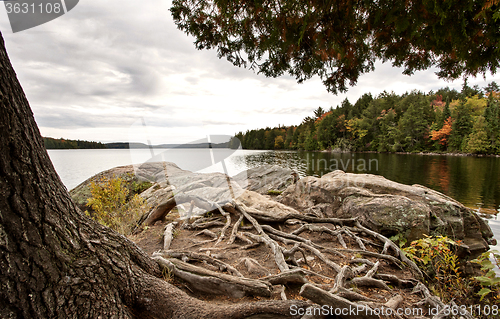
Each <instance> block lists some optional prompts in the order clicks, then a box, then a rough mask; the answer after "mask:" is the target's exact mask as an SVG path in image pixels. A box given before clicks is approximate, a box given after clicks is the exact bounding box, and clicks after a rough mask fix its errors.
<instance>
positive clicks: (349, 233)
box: [147, 196, 443, 318]
mask: <svg viewBox="0 0 500 319" xmlns="http://www.w3.org/2000/svg"><path fill="white" fill-rule="evenodd" d="M177 198H179V199H178V200H177V201H178V202H179V201H184V202H187V201H189V202H191V204H192V206H195V205H196V206H198V207H199V208H202V209H206V210H207V211H211V212H212V213H213V214H216V213H217V212H218V213H219V214H218V215H217V216H214V217H202V218H198V219H197V220H195V221H194V222H193V223H192V224H187V223H185V226H184V229H185V230H187V231H193V230H196V229H202V231H201V232H198V233H195V234H193V235H194V236H199V235H204V236H208V237H210V238H211V239H210V240H205V241H201V242H198V243H195V244H194V245H191V246H189V247H187V248H186V249H184V250H182V251H180V250H167V249H168V247H171V244H168V245H167V238H171V239H170V242H171V241H172V240H173V228H174V226H175V224H173V223H171V224H169V225H168V226H167V227H166V229H165V245H164V247H165V249H164V251H162V252H158V253H155V254H154V259H155V260H156V261H157V263H158V264H159V265H160V267H161V268H163V269H166V270H167V271H168V272H169V273H171V274H172V275H173V276H174V277H176V278H179V279H182V280H183V281H184V282H187V283H188V284H189V289H190V290H193V291H199V292H203V293H208V294H210V295H216V294H219V295H226V296H231V297H233V298H241V297H243V296H261V297H266V298H275V299H279V300H274V301H271V303H270V304H268V305H272V304H273V303H275V302H276V303H278V302H284V301H285V300H287V299H290V298H289V297H288V296H287V293H285V286H286V287H288V286H289V285H291V286H292V287H300V286H301V289H300V296H302V297H303V298H307V299H309V300H310V301H312V302H314V303H316V304H318V305H320V306H323V305H328V306H332V307H333V309H336V308H342V309H343V308H355V309H357V310H356V314H355V315H350V314H347V315H340V316H339V317H340V318H378V316H377V315H375V314H374V313H373V312H372V310H373V309H375V308H380V307H385V308H391V309H396V308H398V307H400V306H401V305H402V304H403V303H404V302H405V300H404V297H403V296H402V295H401V294H400V293H398V292H401V291H404V290H405V289H406V290H408V292H407V293H409V289H412V288H415V289H414V290H415V291H417V292H420V293H422V294H423V295H424V300H423V301H422V302H420V303H418V304H416V306H422V307H423V306H436V305H438V306H443V305H442V303H440V301H439V299H438V298H436V297H434V296H432V294H430V292H428V289H427V288H425V286H423V284H421V283H420V282H419V281H418V279H420V278H421V277H420V276H421V275H422V273H421V272H420V270H419V269H418V267H417V266H416V265H415V264H414V263H413V262H412V261H410V260H408V259H407V258H406V257H405V256H404V254H403V253H402V252H401V250H400V249H399V247H398V246H397V245H395V244H394V243H393V242H392V241H390V240H389V239H388V238H386V237H385V236H382V235H380V234H378V233H376V232H374V231H371V230H370V229H367V228H366V227H364V226H362V225H361V223H360V222H359V221H358V220H356V219H355V218H351V219H337V218H322V217H315V216H311V215H301V214H294V213H290V214H285V215H280V216H277V217H273V215H271V214H267V213H263V212H261V211H259V210H258V209H256V208H254V207H247V206H245V205H244V204H243V203H238V202H235V201H233V202H231V203H226V204H225V205H223V206H220V205H218V204H217V203H213V202H210V201H206V200H202V199H199V198H196V197H193V196H187V197H182V196H176V199H177ZM172 200H173V199H168V200H166V201H165V202H163V203H161V204H160V205H159V206H158V207H160V208H161V210H162V213H161V214H160V210H159V208H158V207H157V208H156V209H155V210H152V212H151V214H150V216H149V217H148V219H147V221H149V222H150V223H151V222H152V221H153V220H160V219H162V218H164V216H165V214H166V212H167V210H169V209H172V208H173V207H172V206H171V204H172ZM167 213H168V212H167ZM162 214H163V215H162ZM231 215H235V216H237V217H236V218H234V219H233V218H232V216H231ZM221 217H222V218H224V219H225V222H223V221H221ZM233 221H234V222H233ZM245 222H248V223H249V224H250V225H251V226H244V223H245ZM267 223H272V226H271V225H269V224H267ZM221 226H222V228H219V229H220V231H218V232H217V233H215V232H214V231H211V230H209V229H208V228H212V227H221ZM290 228H292V230H288V229H290ZM228 231H230V233H229V234H230V235H228V237H226V234H227V232H228ZM314 234H316V235H314ZM326 234H328V235H326ZM318 235H319V237H318ZM325 235H326V236H327V237H325ZM191 236H192V235H191ZM314 238H316V239H314ZM317 238H321V240H322V241H321V243H319V242H318V241H317ZM327 238H328V239H327ZM226 239H227V240H226ZM188 240H189V239H188ZM328 240H331V241H330V242H331V243H336V245H332V244H329V243H330V242H328ZM242 244H243V245H242ZM262 244H264V245H262ZM208 245H211V247H208ZM261 245H262V247H266V248H265V249H268V251H269V254H268V256H269V257H270V256H272V257H273V259H274V262H273V263H272V265H270V264H269V262H268V263H267V264H265V265H264V264H263V263H262V260H260V259H259V260H256V259H254V258H251V257H243V258H239V259H238V261H237V262H235V261H233V265H234V266H232V265H231V264H229V263H227V262H223V261H222V260H220V259H219V257H217V258H214V257H216V256H225V257H223V258H227V257H228V256H230V255H231V252H230V251H231V250H232V249H236V250H237V251H241V250H242V249H243V250H248V249H254V248H257V249H260V250H262V249H263V248H261V247H260V246H261ZM196 246H203V247H202V248H200V249H199V251H206V252H208V253H209V251H217V254H216V255H213V256H214V257H212V256H209V255H207V254H201V253H197V252H193V251H189V249H191V248H193V247H196ZM216 246H218V247H216ZM228 254H229V255H228ZM297 254H299V255H297ZM330 255H331V256H332V257H330ZM348 256H351V257H350V258H348ZM361 256H363V257H362V258H361ZM298 257H300V258H299V259H297V258H298ZM265 259H267V257H266V258H265ZM273 259H271V260H273ZM338 259H340V260H343V262H342V263H341V264H342V265H343V266H340V265H339V263H337V262H336V260H338ZM308 260H309V262H308ZM186 261H195V262H198V263H199V264H198V265H201V267H200V266H198V265H193V264H189V263H186ZM381 261H383V262H382V263H381ZM301 265H302V266H301ZM383 265H384V266H383ZM390 265H392V266H391V267H392V268H394V267H393V266H396V267H397V268H399V269H406V267H407V266H408V267H409V269H410V270H411V272H412V273H413V276H414V278H412V277H411V275H406V278H405V277H400V276H399V275H394V274H390V273H383V274H381V273H378V272H379V270H380V269H382V271H383V272H386V271H387V267H389V268H390ZM325 266H326V267H325ZM302 267H305V268H302ZM384 267H385V268H384ZM238 268H239V269H238ZM272 268H274V269H276V268H277V270H278V273H277V274H276V270H273V269H272ZM313 268H314V270H313ZM397 268H396V269H397ZM240 271H242V272H243V271H244V272H245V274H249V276H252V277H255V278H258V279H251V278H249V277H245V276H244V275H243V274H242V273H241V272H240ZM224 272H227V273H224ZM273 273H274V274H273ZM362 273H364V275H362ZM407 273H408V272H407ZM408 277H410V278H408ZM387 283H390V284H391V285H392V287H395V288H394V289H393V288H391V287H389V286H388V285H387ZM350 287H353V288H350ZM364 287H370V288H371V289H373V288H374V289H380V290H379V291H380V293H383V292H384V291H385V292H386V293H387V294H390V296H389V297H386V298H388V299H389V300H388V299H386V300H388V301H387V302H385V303H383V302H381V301H382V299H379V297H377V298H374V297H372V296H370V295H369V294H367V293H366V292H365V293H364V294H363V293H361V292H362V290H363V289H366V288H364ZM422 287H424V288H425V289H427V290H425V289H423V288H422ZM417 288H418V289H417ZM419 289H420V290H419ZM286 291H288V290H286ZM314 307H317V306H313V308H310V309H316V310H317V309H318V308H314ZM373 307H374V308H373ZM396 317H397V318H399V316H397V315H396ZM303 318H322V316H321V315H318V316H315V315H311V314H310V315H306V316H304V317H303Z"/></svg>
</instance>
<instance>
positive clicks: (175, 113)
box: [0, 0, 500, 144]
mask: <svg viewBox="0 0 500 319" xmlns="http://www.w3.org/2000/svg"><path fill="white" fill-rule="evenodd" d="M169 7H170V1H154V0H152V1H141V2H137V1H116V0H106V1H80V2H79V4H78V5H77V6H76V7H75V8H74V9H73V10H71V11H70V12H68V13H67V14H65V15H64V16H62V17H60V18H58V19H56V20H53V21H51V22H48V23H46V24H44V25H41V26H38V27H35V28H32V29H29V30H25V31H22V32H19V33H15V34H14V33H12V31H11V29H10V25H9V21H8V18H7V14H6V11H5V8H4V7H3V6H0V28H1V31H2V34H3V37H4V39H5V43H6V47H7V51H8V54H9V56H10V59H11V61H12V64H13V65H14V69H15V70H16V72H17V74H18V77H19V79H20V81H21V84H22V86H23V88H24V91H25V92H26V95H27V97H28V99H29V101H30V104H31V108H32V109H33V112H34V114H35V118H36V121H37V123H38V125H39V127H40V131H41V133H42V135H43V136H50V137H56V138H59V137H64V138H68V139H84V140H94V141H101V142H111V141H133V142H147V140H150V141H151V143H153V144H160V143H182V142H189V141H191V140H196V139H200V138H203V137H205V136H206V135H208V134H229V135H232V134H235V133H236V132H238V131H245V130H247V129H253V128H260V127H266V126H270V127H273V126H277V125H278V124H282V125H283V124H284V125H292V124H300V122H301V121H302V119H303V118H304V117H305V116H308V115H309V116H310V115H312V112H313V110H315V109H316V108H318V106H321V107H323V108H324V109H328V108H330V106H333V107H336V106H337V105H339V104H340V103H341V102H342V100H344V99H345V98H346V97H347V98H348V99H349V100H350V101H351V103H354V102H355V101H356V100H357V99H358V98H359V97H360V96H361V95H362V94H363V93H368V92H371V93H372V94H373V95H374V96H376V95H378V94H379V93H381V92H383V91H384V90H385V91H387V92H391V91H394V92H396V93H398V94H401V93H404V92H406V91H411V90H413V89H417V90H421V91H424V92H428V91H430V90H437V89H439V88H441V87H445V86H450V87H452V88H456V89H458V90H460V88H461V86H462V82H463V81H462V80H457V81H455V82H445V81H443V80H439V79H438V78H437V76H436V75H434V73H433V71H432V70H429V71H425V72H418V73H416V74H415V75H413V76H411V77H409V76H405V75H402V74H401V72H402V70H401V69H396V68H392V67H391V66H390V64H380V63H379V64H377V65H376V71H375V72H372V73H369V74H366V75H364V76H362V77H361V78H360V79H359V81H358V84H357V86H356V87H353V88H350V90H349V91H348V93H346V94H340V95H338V96H335V95H332V94H329V93H328V92H327V91H326V89H325V88H324V86H323V85H322V83H321V81H320V80H319V79H318V78H313V79H311V80H309V81H307V82H306V83H305V84H297V83H296V82H295V80H294V79H293V78H291V77H281V78H277V79H273V78H265V77H264V76H261V75H256V74H255V73H253V71H250V70H246V69H240V68H237V67H234V66H232V64H231V63H229V62H227V61H226V60H219V59H218V58H217V56H216V52H215V51H197V50H196V49H195V48H194V45H193V38H191V37H188V36H187V35H186V34H184V33H183V32H181V31H179V30H177V29H176V27H175V25H174V23H173V20H172V17H171V15H170V12H169ZM493 80H494V81H497V82H498V83H500V76H499V75H496V76H491V75H490V76H488V77H487V78H486V80H484V79H483V78H482V77H480V78H476V79H474V78H471V79H469V84H470V85H471V86H472V85H474V84H478V85H479V86H480V87H483V86H485V85H486V84H487V83H489V82H491V81H493ZM144 124H145V125H144Z"/></svg>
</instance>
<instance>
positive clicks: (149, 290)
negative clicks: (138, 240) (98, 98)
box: [0, 36, 296, 318]
mask: <svg viewBox="0 0 500 319" xmlns="http://www.w3.org/2000/svg"><path fill="white" fill-rule="evenodd" d="M0 42H1V43H0V100H1V106H0V151H1V154H0V276H1V277H0V283H1V288H0V317H1V318H23V317H24V318H48V317H60V318H67V317H77V318H98V317H101V318H107V317H116V318H128V317H135V316H137V315H140V317H142V318H148V317H149V318H175V317H182V318H189V317H191V318H197V317H212V318H223V317H233V318H237V317H240V318H243V317H247V316H251V315H253V314H255V313H269V314H287V313H288V312H289V309H290V308H289V307H290V305H291V304H292V303H294V301H291V302H274V301H272V302H267V303H266V302H261V303H247V304H238V305H233V306H227V307H224V306H218V307H217V308H214V307H212V306H211V305H210V304H207V303H204V302H201V301H199V300H197V299H194V298H192V297H190V296H188V295H187V294H185V293H184V292H182V291H181V290H179V289H177V288H176V287H174V286H172V285H170V284H168V283H167V282H165V281H164V280H162V279H161V272H160V268H159V266H158V265H157V264H156V262H155V261H153V260H152V259H151V258H149V257H148V256H147V255H146V254H145V253H143V252H142V250H140V249H139V248H138V247H137V246H136V245H135V244H134V243H132V242H130V241H129V240H127V239H126V238H125V237H123V236H122V235H120V234H118V233H115V232H113V231H112V230H110V229H108V228H106V227H103V226H101V225H99V224H97V223H96V222H94V221H93V220H91V219H89V218H87V217H86V216H84V215H83V214H82V213H81V212H80V211H79V210H78V209H77V208H76V206H75V205H74V204H73V202H72V200H71V198H70V196H69V194H68V191H67V190H66V188H65V187H64V185H63V184H62V182H61V180H60V179H59V177H58V176H57V174H56V172H55V170H54V168H53V166H52V163H51V161H50V159H49V157H48V154H47V152H46V151H45V148H44V146H43V141H42V138H41V136H40V133H39V131H38V128H37V125H36V123H35V120H34V117H33V114H32V112H31V110H30V107H29V103H28V101H27V99H26V97H25V95H24V92H23V90H22V88H21V85H20V84H19V82H18V80H17V77H16V74H15V72H14V70H13V68H12V66H11V64H10V61H9V58H8V56H7V53H6V50H5V46H4V42H3V39H2V38H1V36H0ZM295 303H296V302H295Z"/></svg>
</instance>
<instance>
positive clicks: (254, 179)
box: [71, 162, 493, 319]
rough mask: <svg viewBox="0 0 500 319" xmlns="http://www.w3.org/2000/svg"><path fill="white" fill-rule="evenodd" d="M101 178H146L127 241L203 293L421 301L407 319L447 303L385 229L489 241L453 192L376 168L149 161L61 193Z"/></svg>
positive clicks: (377, 303) (471, 243) (370, 305)
mask: <svg viewBox="0 0 500 319" xmlns="http://www.w3.org/2000/svg"><path fill="white" fill-rule="evenodd" d="M102 177H107V178H112V177H121V178H122V179H124V180H125V181H126V183H127V185H129V186H130V184H133V183H138V182H143V181H148V182H150V183H152V186H151V187H149V188H148V189H147V190H145V191H143V192H142V193H141V196H142V197H143V198H144V199H145V201H146V202H147V204H148V206H149V208H148V209H147V211H145V212H144V215H143V217H142V218H141V219H140V220H139V221H138V222H137V224H139V227H138V228H136V230H137V232H136V233H135V234H134V235H133V236H131V237H132V240H134V241H135V242H136V243H137V245H138V246H139V247H141V248H143V249H144V250H145V251H147V253H148V254H151V255H152V258H153V259H154V260H156V261H157V263H158V266H159V267H160V268H161V269H162V270H163V271H164V273H165V276H166V279H167V280H180V281H179V285H180V286H182V287H185V289H186V291H189V293H190V294H194V295H195V296H197V297H200V298H203V299H205V300H207V299H208V298H216V297H215V296H216V295H219V296H220V295H222V296H224V298H235V300H233V301H231V302H240V300H241V299H239V298H242V297H244V298H251V297H258V298H268V299H269V300H268V304H266V305H274V304H275V303H276V302H277V301H276V299H282V300H287V299H292V300H291V301H290V302H293V303H294V304H296V303H298V304H300V305H301V307H309V308H307V309H308V310H310V311H311V312H312V310H314V309H320V308H319V307H321V306H324V305H327V306H331V307H332V308H331V309H348V308H352V309H361V310H363V311H361V312H358V313H357V314H356V318H381V316H379V315H374V314H373V313H376V311H380V310H381V309H384V308H385V309H387V308H391V309H397V308H407V309H410V308H412V309H413V308H416V307H420V308H421V309H422V310H423V312H422V315H418V316H408V318H415V319H416V318H422V317H426V318H432V317H433V314H431V313H430V311H429V309H430V307H438V308H439V309H446V307H449V306H450V305H451V306H453V305H454V303H453V301H451V302H450V304H449V305H447V304H445V303H443V302H441V300H440V299H439V298H437V297H435V296H434V295H432V293H431V292H430V291H429V290H428V288H427V287H426V286H425V285H424V284H423V283H422V282H421V280H422V279H423V278H424V274H423V273H422V271H421V269H419V268H418V266H417V264H416V263H415V262H414V261H412V260H410V259H409V258H408V257H407V255H406V254H405V253H403V251H402V250H401V249H400V247H399V246H398V245H396V244H395V243H393V242H392V241H391V240H390V239H389V238H388V236H391V235H395V234H402V235H404V236H406V237H407V239H408V240H413V239H417V238H421V237H422V236H423V235H446V236H449V237H451V238H455V239H461V240H463V242H464V243H465V244H466V245H467V246H468V249H469V250H470V251H472V254H477V253H478V252H480V251H483V250H485V249H486V248H487V247H488V242H491V243H492V242H493V240H492V236H493V234H492V232H491V230H490V228H489V227H488V225H487V224H486V223H485V222H483V220H482V219H481V218H480V217H478V216H477V215H476V214H475V213H474V212H473V211H471V210H470V209H468V208H466V207H464V206H463V205H461V204H460V203H459V202H457V201H455V200H453V199H451V198H449V197H447V196H445V195H443V194H441V193H439V192H436V191H433V190H431V189H428V188H426V187H423V186H419V185H413V186H408V185H403V184H399V183H395V182H392V181H389V180H387V179H385V178H383V177H381V176H376V175H362V174H346V173H344V172H342V171H335V172H332V173H329V174H327V175H325V176H323V177H322V178H316V177H305V178H302V179H300V180H298V181H297V180H296V177H297V176H296V175H295V176H294V175H293V172H292V171H290V170H287V169H282V168H279V167H270V166H265V167H261V168H254V169H251V170H248V171H246V172H242V173H240V174H238V175H237V176H235V177H233V178H230V177H228V176H227V175H225V174H222V173H210V174H202V173H193V172H189V171H186V170H183V169H181V168H179V167H178V166H177V165H175V164H173V163H167V162H156V163H144V164H142V165H140V166H135V167H134V166H132V165H130V166H123V167H117V168H114V169H111V170H108V171H105V172H103V173H100V174H98V175H96V176H94V177H92V178H90V179H88V180H87V181H85V182H84V183H82V184H80V185H79V186H78V187H76V188H75V189H74V190H72V191H71V195H72V196H73V198H74V200H75V201H78V202H79V203H80V204H83V205H84V204H85V203H86V201H87V198H89V196H90V187H89V186H90V183H91V182H92V181H98V180H99V179H100V178H102ZM285 188H286V190H284V191H283V193H282V194H281V195H280V196H278V197H271V196H267V195H266V194H267V193H268V191H269V190H277V191H280V190H283V189H285ZM174 208H176V209H174ZM161 237H163V240H159V239H160V238H161ZM169 277H173V278H169ZM285 287H286V289H285ZM418 295H420V296H418ZM299 296H300V298H298V297H299ZM304 298H305V299H308V300H309V301H308V302H307V303H306V302H305V301H303V300H297V299H304ZM215 300H216V301H217V302H218V303H219V302H220V300H217V299H215ZM311 302H312V303H311ZM266 307H267V306H266ZM290 309H291V308H290ZM290 309H282V310H283V312H286V311H290ZM321 309H322V308H321ZM426 309H427V310H426ZM303 310H305V309H303ZM265 311H268V310H267V308H266V309H264V308H263V309H262V312H265ZM335 314H336V313H335ZM297 317H298V316H297ZM306 317H309V316H307V315H306V316H304V317H302V318H306ZM266 318H267V317H266ZM339 318H350V316H343V315H339ZM465 318H468V319H470V318H472V317H471V316H470V315H467V316H465Z"/></svg>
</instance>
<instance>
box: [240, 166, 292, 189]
mask: <svg viewBox="0 0 500 319" xmlns="http://www.w3.org/2000/svg"><path fill="white" fill-rule="evenodd" d="M233 179H234V181H236V182H237V183H238V184H239V185H240V186H241V187H242V188H245V189H247V190H250V191H254V192H257V193H259V194H264V195H265V194H267V193H268V192H269V191H278V192H282V191H284V190H285V189H286V188H287V187H288V186H290V185H292V184H293V183H295V182H296V181H297V180H298V174H297V173H296V172H294V171H292V170H291V169H288V168H283V167H281V166H277V165H263V166H259V167H254V168H250V169H248V170H246V171H244V172H241V173H240V174H238V175H236V176H234V177H233Z"/></svg>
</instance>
